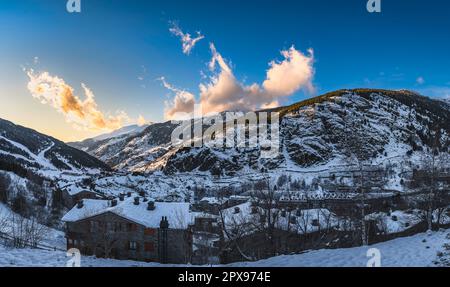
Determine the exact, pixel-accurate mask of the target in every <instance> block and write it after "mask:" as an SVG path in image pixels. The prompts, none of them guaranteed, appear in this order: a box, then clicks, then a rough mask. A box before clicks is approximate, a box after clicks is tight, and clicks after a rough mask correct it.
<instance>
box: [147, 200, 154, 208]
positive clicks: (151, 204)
mask: <svg viewBox="0 0 450 287" xmlns="http://www.w3.org/2000/svg"><path fill="white" fill-rule="evenodd" d="M155 208H156V207H155V202H154V201H149V202H148V205H147V210H155Z"/></svg>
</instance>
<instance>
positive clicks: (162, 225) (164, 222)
mask: <svg viewBox="0 0 450 287" xmlns="http://www.w3.org/2000/svg"><path fill="white" fill-rule="evenodd" d="M159 228H161V229H169V221H168V220H167V216H163V217H162V218H161V222H160V223H159Z"/></svg>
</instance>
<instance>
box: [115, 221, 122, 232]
mask: <svg viewBox="0 0 450 287" xmlns="http://www.w3.org/2000/svg"><path fill="white" fill-rule="evenodd" d="M114 231H116V232H120V231H122V223H120V222H115V223H114Z"/></svg>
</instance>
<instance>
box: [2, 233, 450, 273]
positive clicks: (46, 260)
mask: <svg viewBox="0 0 450 287" xmlns="http://www.w3.org/2000/svg"><path fill="white" fill-rule="evenodd" d="M449 234H450V230H443V231H439V232H435V233H432V234H431V235H427V234H418V235H415V236H412V237H406V238H399V239H395V240H392V241H389V242H384V243H380V244H375V245H372V246H370V247H357V248H349V249H337V250H317V251H311V252H308V253H304V254H300V255H289V256H278V257H274V258H270V259H267V260H262V261H258V262H251V263H248V262H247V263H234V264H230V265H227V267H365V266H366V265H367V261H368V260H369V258H368V257H367V251H368V249H369V248H377V249H379V250H380V252H381V266H382V267H432V266H436V265H435V264H434V262H435V261H437V259H438V253H439V252H441V251H443V245H444V244H445V243H449V242H450V239H449V238H450V237H449ZM69 259H70V258H69V257H67V256H66V253H65V252H61V251H42V250H33V249H7V248H4V247H0V267H65V266H66V264H67V262H68V260H69ZM80 263H81V266H82V267H171V266H174V265H161V264H157V263H142V262H134V261H119V260H111V259H97V258H94V257H84V256H82V257H81V262H80Z"/></svg>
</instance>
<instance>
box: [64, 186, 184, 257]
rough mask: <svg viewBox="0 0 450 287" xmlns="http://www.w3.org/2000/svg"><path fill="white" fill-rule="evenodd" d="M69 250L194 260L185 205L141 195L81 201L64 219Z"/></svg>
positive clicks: (121, 255) (100, 254)
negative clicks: (150, 198) (159, 200)
mask: <svg viewBox="0 0 450 287" xmlns="http://www.w3.org/2000/svg"><path fill="white" fill-rule="evenodd" d="M62 220H63V221H64V222H65V223H66V238H67V249H70V248H77V249H79V250H80V252H81V253H82V254H84V255H96V256H98V257H106V258H115V259H121V260H137V261H146V262H160V263H173V264H185V263H189V262H190V260H191V256H192V224H191V220H192V219H191V214H190V211H189V204H188V203H167V202H154V201H153V200H148V199H146V198H143V197H135V198H132V197H131V196H130V197H126V198H125V196H123V195H122V196H120V197H119V199H114V200H91V199H85V200H83V201H80V202H79V203H78V204H77V205H76V206H75V207H74V208H73V209H72V210H70V211H69V212H68V213H67V214H66V215H65V216H64V217H63V219H62Z"/></svg>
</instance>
